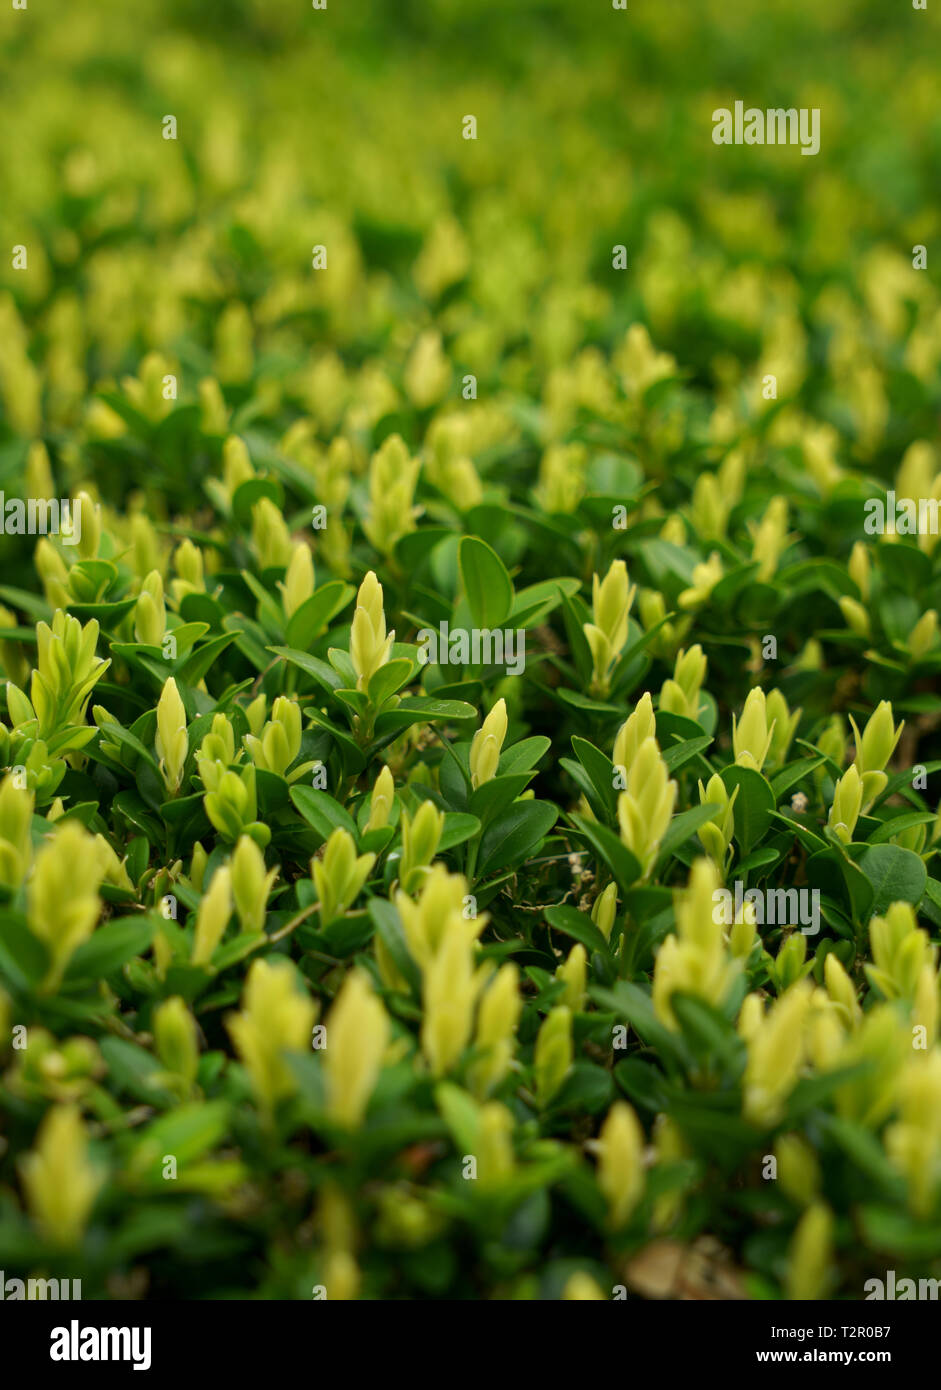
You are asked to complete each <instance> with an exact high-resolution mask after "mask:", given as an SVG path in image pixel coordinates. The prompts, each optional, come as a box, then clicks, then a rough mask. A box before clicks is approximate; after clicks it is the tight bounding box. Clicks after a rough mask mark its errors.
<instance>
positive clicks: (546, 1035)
mask: <svg viewBox="0 0 941 1390" xmlns="http://www.w3.org/2000/svg"><path fill="white" fill-rule="evenodd" d="M572 1055H573V1051H572V1013H571V1010H570V1009H568V1008H567V1007H566V1006H565V1005H564V1004H559V1005H557V1006H556V1008H554V1009H552V1010H550V1012H549V1013H548V1014H547V1015H546V1017H545V1019H544V1020H543V1022H542V1026H541V1027H540V1029H539V1032H538V1034H537V1035H536V1049H535V1054H534V1058H533V1071H534V1078H535V1086H536V1100H537V1101H538V1103H539V1105H540V1106H546V1105H548V1104H549V1102H550V1100H551V1099H552V1097H553V1096H554V1095H555V1093H556V1092H557V1091H558V1089H559V1087H560V1086H561V1085H562V1083H563V1081H564V1080H565V1078H566V1077H567V1076H568V1074H569V1071H570V1070H571V1066H572Z"/></svg>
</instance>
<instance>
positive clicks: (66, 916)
mask: <svg viewBox="0 0 941 1390" xmlns="http://www.w3.org/2000/svg"><path fill="white" fill-rule="evenodd" d="M100 882H101V862H100V857H99V855H98V853H97V852H96V849H95V840H94V836H92V835H89V834H88V832H87V830H85V829H84V827H83V826H82V825H81V824H80V823H79V822H78V821H77V820H72V819H69V820H64V821H61V822H60V823H59V824H58V825H57V826H56V829H55V832H54V834H53V835H52V836H51V837H50V838H49V839H48V840H46V842H45V843H44V844H43V847H42V849H40V850H39V852H38V853H37V855H36V860H35V865H34V868H33V876H32V878H31V880H30V882H29V885H28V887H27V920H28V922H29V927H30V931H31V932H32V933H33V935H34V936H37V937H39V939H40V941H42V942H43V944H44V946H45V947H46V951H47V953H48V955H49V974H48V976H47V979H46V988H47V989H53V988H56V987H57V986H58V984H59V981H60V980H61V978H62V975H63V973H64V971H65V967H66V966H67V964H68V962H69V960H70V958H71V956H72V954H73V952H74V951H75V949H76V948H77V947H78V946H80V945H81V944H82V942H83V941H87V940H88V938H89V937H90V936H91V934H92V931H93V930H94V927H95V923H96V922H97V921H98V915H99V913H100V911H101V901H100V899H99V897H98V885H99V883H100Z"/></svg>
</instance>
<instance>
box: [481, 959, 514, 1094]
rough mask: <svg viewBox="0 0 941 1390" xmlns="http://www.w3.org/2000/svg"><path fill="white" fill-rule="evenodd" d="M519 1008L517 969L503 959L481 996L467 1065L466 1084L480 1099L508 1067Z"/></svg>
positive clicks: (503, 1074)
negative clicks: (474, 1057) (470, 1062)
mask: <svg viewBox="0 0 941 1390" xmlns="http://www.w3.org/2000/svg"><path fill="white" fill-rule="evenodd" d="M521 1007H522V1001H521V999H520V993H519V971H518V969H517V967H516V966H515V965H514V964H513V962H512V961H507V963H506V964H505V965H502V966H501V967H500V969H499V970H498V971H497V974H496V977H495V978H494V979H493V981H492V982H491V984H490V986H489V987H488V989H487V990H486V992H485V994H484V996H483V998H482V999H481V1001H480V1009H479V1012H478V1016H477V1033H476V1036H475V1039H474V1042H475V1048H476V1051H477V1052H478V1054H479V1058H478V1060H477V1061H476V1062H474V1064H473V1066H472V1067H471V1070H470V1083H471V1087H472V1089H473V1091H474V1093H475V1094H476V1095H477V1096H479V1097H481V1098H483V1097H484V1096H486V1095H487V1093H488V1092H489V1091H491V1090H492V1089H493V1087H494V1086H496V1085H498V1084H499V1082H500V1081H502V1080H503V1078H504V1076H505V1075H506V1073H507V1071H508V1070H509V1066H510V1062H511V1060H512V1057H513V1049H514V1046H515V1036H516V1025H517V1023H518V1022H519V1016H520V1009H521Z"/></svg>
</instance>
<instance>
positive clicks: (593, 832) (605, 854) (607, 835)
mask: <svg viewBox="0 0 941 1390" xmlns="http://www.w3.org/2000/svg"><path fill="white" fill-rule="evenodd" d="M569 819H570V820H571V822H572V824H573V825H574V826H575V828H576V829H577V830H580V831H581V832H582V834H583V835H584V836H585V838H586V839H587V840H588V843H589V844H590V845H591V847H592V849H593V850H594V851H595V853H596V854H597V855H598V857H599V858H600V859H601V861H602V863H604V864H606V865H607V866H608V868H609V869H610V870H611V872H612V873H613V874H614V877H615V878H616V879H617V882H618V886H619V888H620V889H621V891H622V892H624V893H626V892H627V890H628V889H629V888H630V886H631V884H632V883H636V882H637V880H638V879H639V878H640V876H641V874H642V873H643V866H642V864H641V863H640V860H639V859H638V858H637V856H636V855H634V854H632V853H631V851H630V850H629V849H628V848H627V846H626V845H622V843H621V841H620V839H619V837H618V836H617V835H615V833H614V831H613V830H609V829H608V827H607V826H606V825H600V824H599V823H598V822H597V821H591V820H589V819H588V818H587V816H579V815H572V816H570V817H569Z"/></svg>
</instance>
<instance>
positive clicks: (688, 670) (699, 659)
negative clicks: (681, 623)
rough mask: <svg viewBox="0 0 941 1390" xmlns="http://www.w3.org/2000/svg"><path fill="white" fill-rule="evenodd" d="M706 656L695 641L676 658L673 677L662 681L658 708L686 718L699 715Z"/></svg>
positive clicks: (695, 717) (694, 717) (693, 717)
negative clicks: (686, 650)
mask: <svg viewBox="0 0 941 1390" xmlns="http://www.w3.org/2000/svg"><path fill="white" fill-rule="evenodd" d="M706 664H707V663H706V657H705V655H704V654H703V649H702V647H701V646H700V645H699V644H698V643H697V644H696V646H694V647H690V649H689V651H688V652H684V651H681V652H680V653H679V654H678V656H677V658H676V667H675V669H674V671H673V677H672V679H670V680H666V681H664V683H663V689H662V690H661V691H660V708H661V710H663V711H664V712H666V713H669V714H681V715H683V717H684V718H686V719H697V718H698V717H699V692H700V690H701V688H702V683H703V681H704V680H705V678H706Z"/></svg>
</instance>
